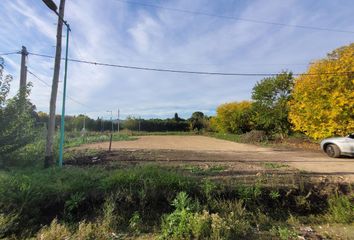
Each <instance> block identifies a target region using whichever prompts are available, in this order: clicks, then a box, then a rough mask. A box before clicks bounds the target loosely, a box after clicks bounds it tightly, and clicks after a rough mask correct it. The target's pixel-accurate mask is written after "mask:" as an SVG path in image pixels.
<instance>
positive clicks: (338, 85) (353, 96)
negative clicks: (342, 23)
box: [289, 43, 354, 139]
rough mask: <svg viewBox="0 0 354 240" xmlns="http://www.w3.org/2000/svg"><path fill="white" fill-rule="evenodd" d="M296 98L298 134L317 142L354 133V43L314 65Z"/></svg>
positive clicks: (293, 117) (293, 105) (299, 80)
mask: <svg viewBox="0 0 354 240" xmlns="http://www.w3.org/2000/svg"><path fill="white" fill-rule="evenodd" d="M292 96H293V99H292V100H291V101H290V103H289V106H290V116H289V117H290V120H291V122H292V123H293V125H294V129H295V130H298V131H301V132H304V133H305V134H307V135H308V136H310V137H312V138H315V139H319V138H325V137H329V136H332V135H346V134H347V133H349V132H354V43H352V44H350V45H349V46H345V47H341V48H338V49H336V50H334V51H333V52H332V53H330V54H328V56H327V57H326V58H324V59H321V60H318V61H316V62H314V63H313V64H311V66H310V67H309V69H308V71H307V73H306V74H304V75H301V76H300V77H298V78H297V79H296V81H295V87H294V91H293V94H292Z"/></svg>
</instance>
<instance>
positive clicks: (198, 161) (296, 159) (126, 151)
mask: <svg viewBox="0 0 354 240" xmlns="http://www.w3.org/2000/svg"><path fill="white" fill-rule="evenodd" d="M108 145H109V143H107V142H103V143H94V144H87V145H83V146H81V147H79V149H81V150H82V149H102V150H107V149H108ZM105 161H119V162H120V163H121V164H140V163H147V162H156V163H159V164H161V165H169V166H179V167H181V166H189V165H190V166H197V167H198V168H200V169H202V170H208V169H215V166H217V167H218V168H219V169H224V170H223V171H221V170H220V171H218V174H217V176H218V177H225V176H230V177H236V176H242V177H247V176H255V175H260V174H268V175H269V174H275V175H283V176H284V177H285V178H286V176H287V175H288V174H294V173H301V174H302V175H309V176H311V177H318V178H320V179H328V178H331V179H332V180H338V181H346V182H353V181H354V158H339V159H334V158H329V157H327V155H325V153H323V152H322V151H320V150H318V151H316V150H302V149H290V148H286V149H284V147H282V148H274V147H272V148H270V147H260V146H256V145H251V144H241V143H235V142H231V141H225V140H220V139H215V138H210V137H205V136H141V137H139V138H138V139H137V140H136V141H118V142H113V143H112V152H111V153H109V154H108V155H106V156H105ZM190 168H191V169H192V170H193V167H190ZM194 170H195V169H194Z"/></svg>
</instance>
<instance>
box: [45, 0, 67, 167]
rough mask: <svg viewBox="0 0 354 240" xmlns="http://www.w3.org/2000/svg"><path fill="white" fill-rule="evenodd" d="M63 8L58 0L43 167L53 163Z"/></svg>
mask: <svg viewBox="0 0 354 240" xmlns="http://www.w3.org/2000/svg"><path fill="white" fill-rule="evenodd" d="M64 8H65V0H60V6H59V16H60V17H58V26H57V45H56V50H55V61H54V74H53V83H52V93H51V96H50V107H49V121H48V131H47V143H46V148H45V159H44V167H45V168H47V167H50V166H52V165H53V163H54V158H53V140H54V134H55V107H56V101H57V93H58V82H59V73H60V61H61V41H62V31H63V21H62V20H61V19H64ZM60 18H61V19H60Z"/></svg>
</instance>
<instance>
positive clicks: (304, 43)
mask: <svg viewBox="0 0 354 240" xmlns="http://www.w3.org/2000/svg"><path fill="white" fill-rule="evenodd" d="M135 1H137V0H135ZM55 2H56V3H57V4H58V3H59V0H55ZM139 2H141V3H147V4H153V5H158V6H162V7H164V8H174V9H184V10H189V11H199V12H205V13H210V14H215V15H225V16H232V17H236V18H244V19H254V20H261V21H269V22H279V23H285V24H292V25H308V26H316V27H325V28H334V29H342V30H349V31H354V27H353V23H354V1H351V0H341V1H333V0H321V1H318V0H302V1H301V0H272V1H270V0H258V1H256V0H255V1H251V0H249V1H248V0H247V1H246V0H219V1H212V0H194V1H190V0H173V1H172V0H171V1H157V0H145V1H139ZM0 16H1V21H0V36H1V37H0V53H4V52H12V51H16V50H20V48H21V46H22V45H25V46H26V47H27V49H28V51H30V52H34V53H42V54H49V55H53V56H54V52H55V48H54V46H55V35H56V26H55V22H56V17H55V15H54V14H53V13H52V12H50V11H49V10H48V9H47V8H46V6H45V5H44V4H43V3H42V1H41V0H1V3H0ZM65 19H67V21H68V22H69V23H70V25H71V28H72V35H71V38H70V54H69V55H70V57H71V58H77V59H85V60H91V61H99V62H109V63H116V64H123V65H134V66H143V67H156V68H174V69H181V70H196V71H218V72H240V73H246V72H252V73H264V72H265V73H270V72H272V73H274V72H275V73H276V72H279V71H281V70H292V71H293V72H303V71H305V70H306V69H307V67H308V63H309V62H311V61H313V60H315V59H318V58H322V57H324V56H325V55H326V53H328V52H330V51H331V50H333V49H335V48H337V47H340V46H343V45H347V44H349V43H351V42H353V40H354V34H353V33H340V32H328V31H318V30H308V29H300V28H294V27H281V26H275V25H267V24H258V23H251V22H246V21H236V20H233V19H225V18H217V17H211V16H203V15H196V14H187V13H182V12H176V11H169V10H166V9H162V8H152V7H146V6H142V5H137V4H132V3H127V2H126V1H121V0H67V4H66V13H65ZM63 55H64V51H63ZM4 58H5V63H6V71H7V72H8V73H10V74H12V75H13V76H14V81H13V90H16V89H17V88H18V84H19V83H18V82H19V66H20V56H19V55H9V56H5V57H4ZM28 67H29V70H30V71H32V72H33V73H35V74H36V75H38V76H39V77H40V78H41V79H42V80H44V81H46V82H47V83H48V84H51V81H52V73H53V60H52V59H45V58H40V57H36V56H31V55H30V56H29V59H28ZM62 70H63V64H62V69H61V72H62ZM61 79H62V77H61ZM260 79H261V78H260V77H241V76H233V77H227V76H198V75H182V74H174V73H158V72H146V71H136V70H127V69H120V68H108V67H99V66H92V65H85V64H78V63H69V73H68V95H69V96H70V97H71V98H73V99H75V100H77V101H79V102H81V103H83V104H84V105H85V106H82V105H80V104H78V103H76V102H74V101H72V100H71V99H68V100H67V114H71V115H77V114H80V113H84V114H87V115H89V116H91V117H97V116H104V117H108V116H109V113H107V112H106V111H107V110H114V111H115V112H117V108H118V107H119V108H120V110H121V114H122V116H123V117H126V116H128V115H132V116H141V117H144V118H153V117H161V118H165V117H172V116H173V114H174V113H175V112H178V113H179V115H180V116H182V117H189V116H190V115H191V113H192V112H194V111H203V112H205V113H206V114H207V115H213V114H214V113H215V109H216V107H217V106H218V105H220V104H221V103H225V102H230V101H240V100H248V99H250V97H251V90H252V87H253V86H254V84H255V83H256V82H257V81H259V80H260ZM28 80H29V81H31V82H32V83H33V88H32V94H31V100H32V102H33V103H34V104H35V105H36V106H37V109H38V110H41V111H45V112H48V109H49V98H50V88H48V87H47V86H46V85H44V84H43V83H41V82H40V81H38V80H36V79H35V78H34V77H32V76H31V75H29V76H28ZM59 89H62V83H60V85H59ZM13 93H14V91H13ZM60 108H61V94H59V95H58V101H57V112H60Z"/></svg>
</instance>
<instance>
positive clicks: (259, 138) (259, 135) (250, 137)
mask: <svg viewBox="0 0 354 240" xmlns="http://www.w3.org/2000/svg"><path fill="white" fill-rule="evenodd" d="M267 139H268V136H267V134H266V132H265V131H261V130H252V131H250V132H248V133H245V134H243V135H242V136H241V141H242V142H247V143H256V142H263V141H265V140H267Z"/></svg>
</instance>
